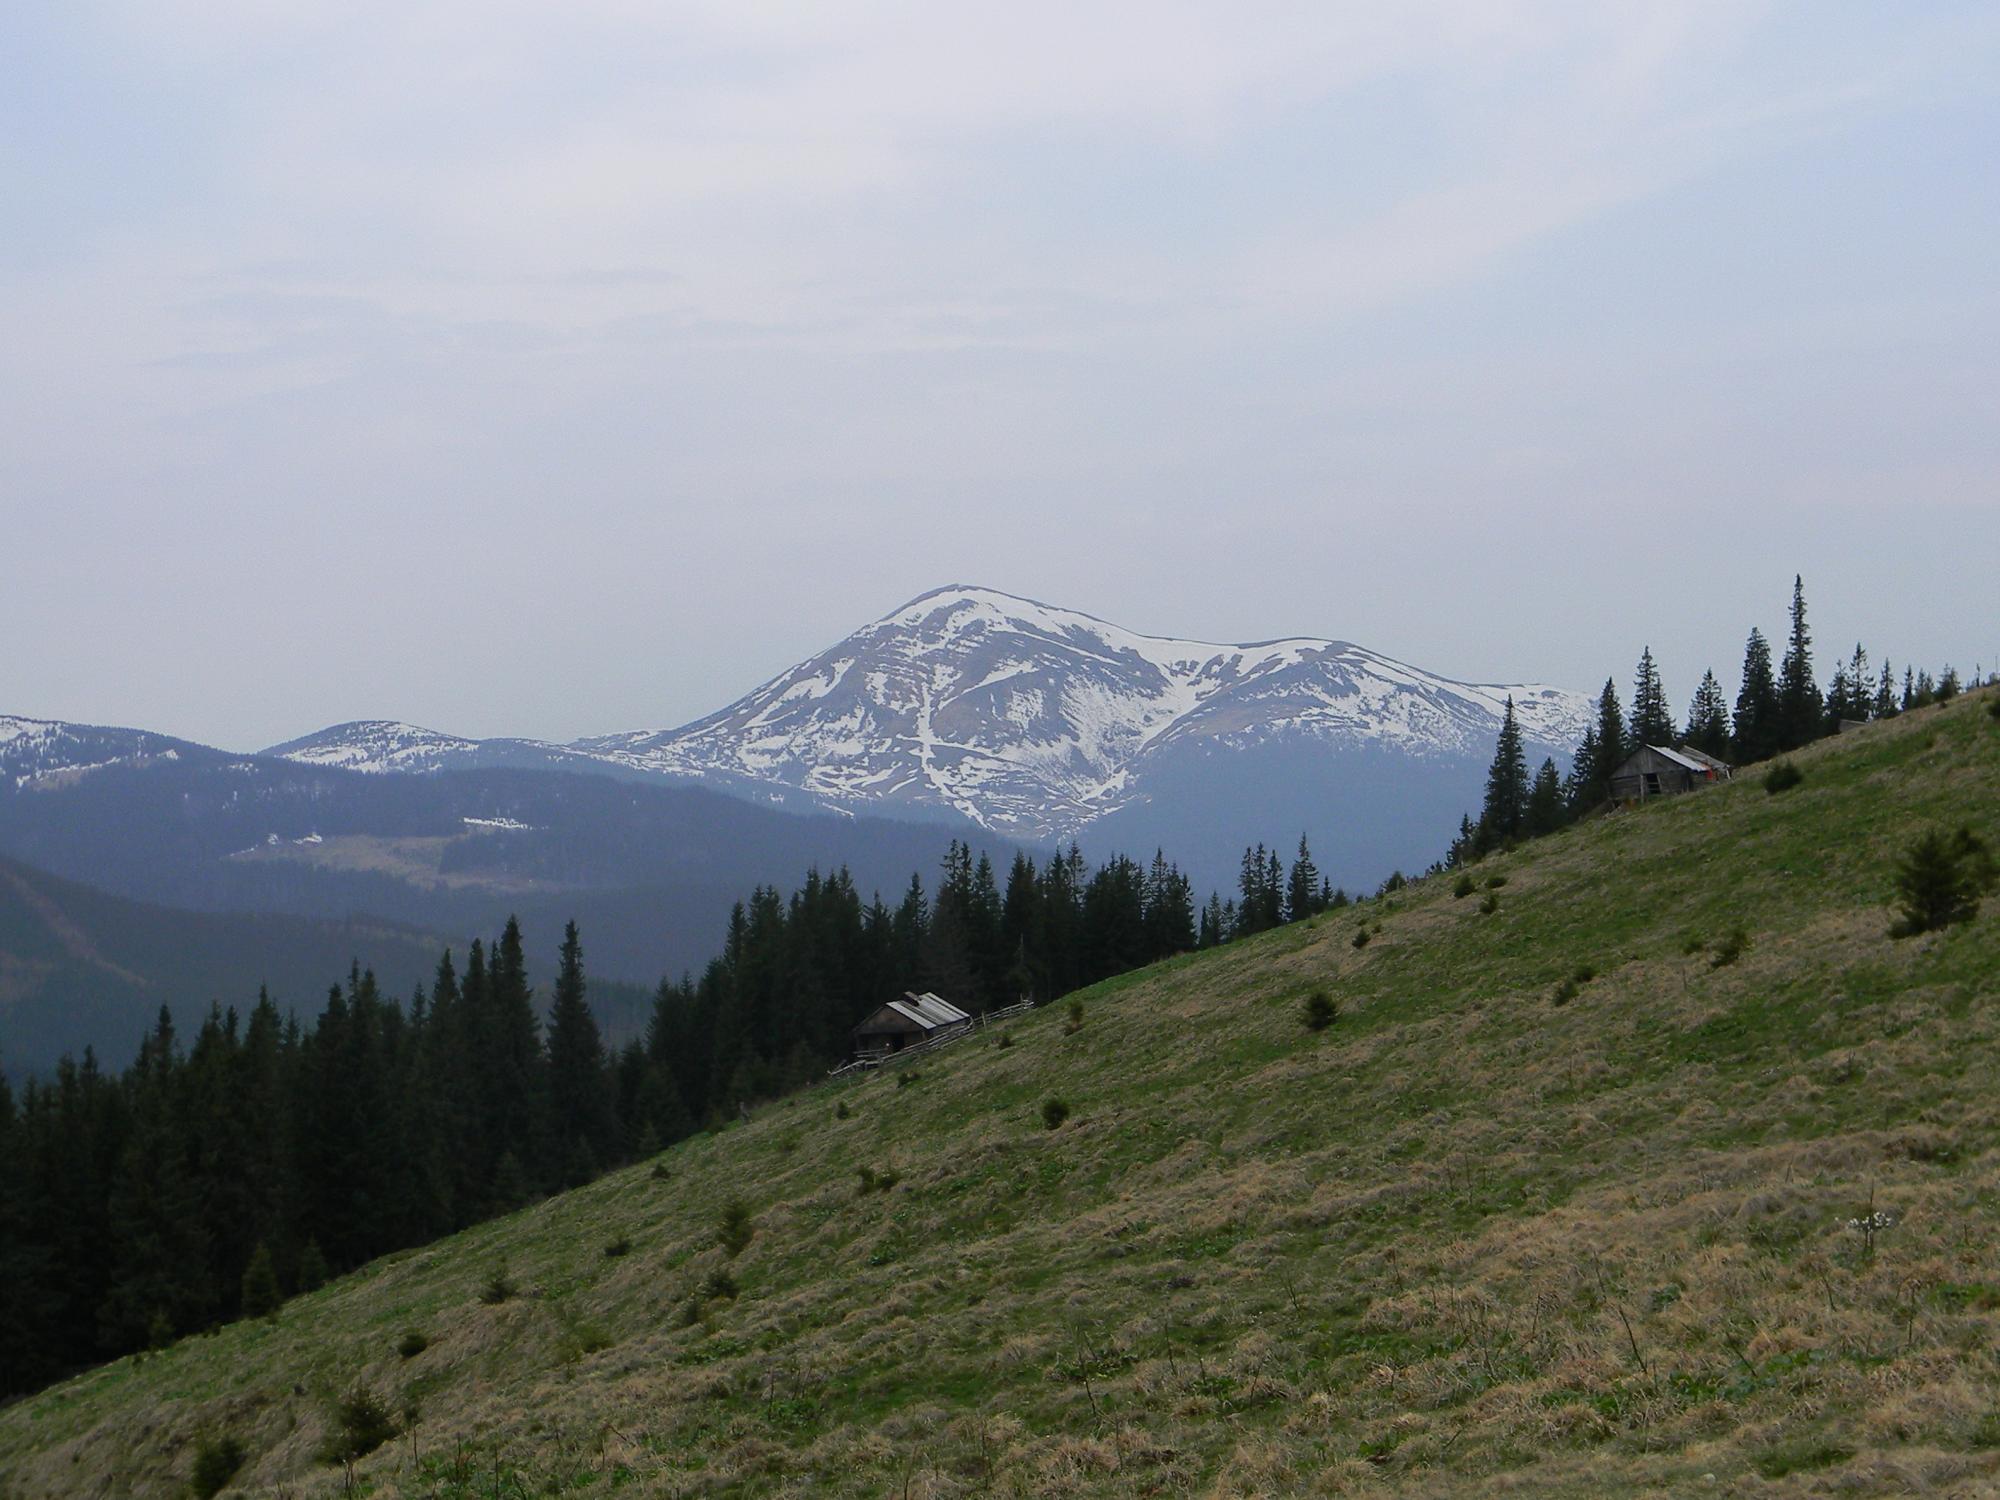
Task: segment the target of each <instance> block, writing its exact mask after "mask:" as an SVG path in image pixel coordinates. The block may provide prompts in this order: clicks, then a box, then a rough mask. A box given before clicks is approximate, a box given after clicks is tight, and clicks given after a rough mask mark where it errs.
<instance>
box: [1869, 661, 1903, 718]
mask: <svg viewBox="0 0 2000 1500" xmlns="http://www.w3.org/2000/svg"><path fill="white" fill-rule="evenodd" d="M1901 712H1902V709H1901V707H1900V706H1899V705H1898V704H1897V702H1896V674H1895V672H1894V671H1893V670H1892V669H1891V667H1890V665H1889V659H1888V658H1887V657H1886V656H1885V657H1883V658H1882V679H1881V681H1880V682H1878V683H1877V684H1876V686H1875V713H1874V717H1876V718H1878V719H1893V718H1895V717H1896V715H1897V714H1899V713H1901Z"/></svg>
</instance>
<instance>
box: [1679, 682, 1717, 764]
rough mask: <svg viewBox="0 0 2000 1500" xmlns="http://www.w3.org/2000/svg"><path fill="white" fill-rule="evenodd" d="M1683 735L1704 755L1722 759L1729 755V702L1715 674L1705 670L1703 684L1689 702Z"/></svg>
mask: <svg viewBox="0 0 2000 1500" xmlns="http://www.w3.org/2000/svg"><path fill="white" fill-rule="evenodd" d="M1682 738H1683V739H1684V740H1685V741H1686V742H1687V743H1688V744H1690V745H1692V746H1694V748H1695V749H1697V750H1700V751H1702V752H1703V753H1704V754H1707V755H1713V756H1714V757H1715V758H1716V759H1718V760H1720V759H1722V758H1723V757H1724V756H1726V755H1728V754H1729V705H1728V704H1727V703H1726V702H1724V701H1723V697H1722V684H1721V683H1719V682H1717V681H1716V680H1715V673H1713V672H1703V673H1702V674H1701V686H1700V687H1698V688H1696V689H1695V690H1694V701H1693V702H1691V703H1689V704H1688V721H1687V732H1686V734H1684V735H1683V736H1682Z"/></svg>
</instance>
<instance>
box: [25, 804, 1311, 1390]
mask: <svg viewBox="0 0 2000 1500" xmlns="http://www.w3.org/2000/svg"><path fill="white" fill-rule="evenodd" d="M1243 882H1244V883H1243V888H1242V891H1241V892H1240V899H1238V898H1232V899H1231V900H1230V901H1229V902H1228V903H1226V904H1225V903H1223V902H1221V901H1220V900H1217V899H1211V901H1210V902H1209V903H1208V904H1207V907H1206V909H1205V910H1204V911H1203V912H1201V913H1200V914H1197V911H1196V908H1195V902H1194V899H1193V894H1192V892H1191V890H1190V888H1189V884H1188V881H1187V879H1186V878H1185V877H1184V876H1183V875H1182V874H1181V872H1180V870H1179V868H1178V867H1177V866H1175V865H1173V864H1171V863H1169V862H1168V861H1167V860H1166V858H1165V857H1164V855H1156V856H1155V857H1154V859H1153V861H1152V863H1151V864H1150V865H1149V866H1142V865H1140V864H1138V863H1137V862H1135V861H1133V860H1130V859H1127V858H1123V857H1119V858H1114V859H1111V860H1109V861H1107V862H1106V863H1104V864H1102V865H1099V866H1097V867H1095V868H1094V869H1093V868H1090V867H1088V866H1087V865H1086V864H1085V862H1084V860H1083V858H1082V856H1081V855H1080V854H1079V853H1078V852H1077V851H1076V850H1075V849H1074V848H1072V849H1070V850H1068V851H1066V852H1061V853H1057V854H1054V855H1051V856H1050V857H1049V858H1048V859H1047V860H1046V861H1045V862H1043V863H1042V864H1040V865H1037V864H1036V863H1035V862H1034V861H1033V860H1031V859H1029V858H1028V857H1027V856H1025V855H1020V856H1017V857H1016V858H1015V860H1014V862H1013V864H1012V867H1011V868H1010V869H1009V871H1008V873H1007V877H1006V880H1005V883H1004V886H1003V885H1002V884H1001V883H1000V882H999V881H998V880H997V879H996V877H995V872H994V870H993V867H992V865H991V864H990V862H989V861H988V860H987V859H986V858H985V857H984V856H982V857H980V858H978V859H977V860H975V859H974V858H973V855H972V853H971V851H970V849H968V848H967V846H965V845H964V844H961V843H958V842H953V844H952V846H951V849H950V851H949V853H948V854H947V855H946V857H945V859H944V861H943V868H942V870H941V872H940V874H939V877H938V878H937V880H936V881H935V882H934V888H933V889H930V890H927V889H926V887H925V885H924V883H923V881H922V879H921V878H920V877H918V876H914V875H913V876H912V877H911V880H910V883H909V886H908V887H907V889H906V890H905V891H904V892H903V894H902V896H901V899H900V900H899V901H898V902H897V903H896V904H895V905H894V906H893V907H892V906H889V905H887V904H885V903H884V902H883V901H882V899H881V898H880V897H879V896H878V897H875V898H873V899H871V900H867V901H864V900H863V899H862V896H861V894H860V892H859V891H858V890H857V888H856V887H855V884H854V882H853V880H852V879H851V877H850V876H849V875H848V873H847V872H846V871H845V870H842V871H838V872H836V873H834V874H833V875H830V876H827V875H821V874H820V873H818V872H813V873H811V874H809V875H807V877H806V878H805V881H804V883H803V884H802V885H801V886H800V887H799V888H798V889H796V890H795V891H793V892H792V893H791V894H790V895H789V897H787V896H782V895H780V893H779V892H778V891H777V890H775V889H772V888H760V889H758V890H757V891H756V892H755V893H754V894H753V895H752V896H751V897H750V899H749V900H748V901H747V902H744V903H742V904H740V905H738V906H737V907H736V909H735V910H734V912H733V913H732V915H731V917H730V920H729V924H728V931H727V933H726V936H725V940H724V944H723V950H722V953H721V954H720V956H719V957H717V958H716V959H715V960H714V961H713V962H711V963H710V964H709V965H708V966H707V967H706V968H705V969H704V970H703V971H702V973H701V974H700V976H699V977H698V978H697V977H693V976H689V977H685V978H682V979H680V980H678V981H673V982H663V983H662V984H661V985H660V987H659V989H658V992H657V993H656V995H655V997H654V1000H653V1008H652V1016H651V1020H650V1025H649V1026H648V1028H647V1034H646V1036H645V1038H644V1040H643V1041H641V1040H635V1041H633V1042H631V1043H629V1044H628V1045H626V1046H625V1047H623V1048H622V1049H617V1050H613V1049H609V1048H607V1047H606V1045H605V1043H604V1041H603V1039H602V1035H601V1033H600V1030H599V1026H598V1022H597V1020H596V1018H595V1017H594V1016H593V1014H592V1010H591V1006H590V998H589V986H588V981H587V978H586V975H585V969H584V959H583V946H582V942H581V938H580V936H579V934H578V932H577V929H576V927H575V924H573V923H572V924H571V925H570V927H569V929H568V931H567V933H566V935H565V941H564V943H563V946H562V951H561V955H560V963H559V966H558V971H557V977H556V980H555V983H554V986H553V990H552V993H551V994H550V995H549V996H548V997H547V999H546V1001H544V1000H543V999H542V997H539V996H538V995H537V994H536V993H535V992H534V990H533V989H532V988H531V987H530V985H529V983H528V978H527V976H528V958H527V955H526V954H525V953H524V951H523V944H522V939H521V931H520V927H519V925H518V924H517V923H515V922H513V921H509V922H508V924H507V926H506V929H505V930H504V931H503V932H502V933H501V934H500V935H499V937H498V938H497V939H495V940H494V941H493V942H491V943H490V944H486V943H478V942H475V943H474V944H472V946H471V948H470V950H469V952H468V953H467V954H466V955H465V958H464V962H463V967H462V968H461V967H460V964H459V962H458V960H457V959H456V958H455V957H454V956H453V955H452V954H450V953H446V954H445V955H444V956H443V957H442V958H440V960H439V961H438V964H437V969H436V973H435V976H434V978H433V979H432V981H431V982H430V983H429V984H428V985H426V986H420V987H418V988H417V990H416V991H415V992H414V993H413V994H411V995H410V996H409V997H408V999H407V1000H399V999H397V998H395V997H392V996H389V995H386V994H384V993H383V992H382V991H381V989H380V988H379V987H378V985H377V983H376V980H375V977H374V976H373V974H371V973H369V972H366V971H363V970H361V969H359V968H354V969H351V970H350V972H349V974H348V976H347V979H346V982H345V983H344V984H342V985H338V986H335V987H334V988H332V989H331V990H330V991H329V992H328V994H327V997H326V1001H325V1004H324V1006H323V1008H322V1009H321V1010H320V1012H319V1014H318V1015H317V1016H314V1017H311V1018H309V1019H301V1018H300V1017H298V1016H297V1015H295V1014H286V1013H281V1012H280V1010H279V1009H278V1007H277V1006H276V1005H275V1004H274V1003H273V1002H272V1001H271V1000H270V999H269V998H268V997H267V996H262V995H260V996H259V997H258V999H257V1000H256V1002H255V1003H254V1004H253V1005H252V1006H251V1007H250V1008H249V1009H248V1011H247V1012H246V1013H239V1012H237V1011H236V1010H234V1009H229V1010H224V1009H221V1008H212V1009H211V1010H210V1011H209V1012H208V1014H207V1015H206V1016H204V1017H203V1018H202V1019H201V1020H200V1022H199V1024H198V1025H197V1026H196V1027H195V1028H194V1030H193V1032H192V1034H191V1035H186V1034H184V1033H183V1032H182V1031H181V1030H180V1029H178V1028H177V1027H176V1024H175V1021H174V1019H173V1017H172V1015H171V1014H170V1013H169V1012H168V1011H166V1010H165V1009H163V1010H162V1011H161V1012H160V1015H159V1019H158V1022H157V1024H156V1025H155V1027H154V1028H153V1030H152V1032H151V1034H150V1035H148V1036H147V1037H146V1038H145V1040H144V1042H143V1044H142V1045H141V1047H140V1050H139V1055H138V1058H137V1060H136V1061H135V1062H134V1063H133V1064H132V1065H131V1066H130V1067H129V1068H127V1069H125V1070H124V1071H123V1072H122V1073H113V1072H109V1071H106V1070H104V1069H101V1068H100V1067H99V1066H98V1065H97V1063H96V1061H95V1059H94V1057H93V1056H92V1054H91V1053H90V1052H88V1051H86V1052H85V1054H84V1056H83V1058H82V1060H81V1061H76V1060H73V1059H67V1058H66V1059H64V1060H63V1062H62V1063H61V1064H60V1065H59V1066H58V1067H57V1069H56V1070H55V1072H54V1074H53V1076H52V1077H49V1078H47V1079H37V1080H32V1081H29V1082H27V1083H25V1084H24V1085H23V1086H22V1088H21V1090H20V1092H19V1094H18V1096H17V1095H16V1093H15V1092H14V1091H13V1090H12V1089H10V1088H9V1086H8V1085H7V1083H6V1082H5V1080H4V1079H0V1299H4V1300H0V1387H3V1388H4V1391H5V1392H7V1393H16V1392H20V1391H25V1390H30V1389H33V1388H35V1387H37V1386H39V1385H42V1384H44V1383H46V1382H47V1381H49V1380H51V1379H54V1378H56V1377H58V1376H60V1375H61V1374H63V1373H64V1372H66V1371H68V1370H71V1369H74V1368H77V1367H79V1366H82V1365H85V1364H88V1363H91V1362H93V1361H96V1360H100V1359H104V1358H108V1357H114V1356H117V1355H120V1354H124V1353H129V1352H131V1351H134V1350H139V1349H144V1348H147V1347H149V1346H157V1345H160V1344H163V1343H165V1342H168V1341H170V1340H172V1339H175V1338H177V1337H180V1336H182V1335H185V1334H188V1333H191V1332H196V1331H199V1330H201V1329H204V1328H207V1327H210V1326H213V1325H215V1324H217V1323H219V1322H223V1321H227V1320H229V1319H232V1318H236V1317H241V1316H256V1315H259V1314H261V1313H264V1312H267V1311H269V1310H271V1308H273V1307H275V1306H276V1305H277V1304H278V1302H279V1301H281V1300H282V1299H283V1298H284V1297H285V1296H287V1295H289V1294H291V1293H294V1292H297V1291H301V1290H308V1289H311V1288H312V1287H314V1286H317V1285H318V1284H319V1283H320V1282H322V1281H323V1280H325V1279H326V1278H327V1277H328V1276H330V1275H337V1274H339V1273H340V1272H342V1271H344V1270H347V1269H350V1268H352V1267H354V1266H357V1265H360V1264H362V1263H363V1262H365V1261H367V1260H370V1259H372V1258H373V1257H375V1256H378V1255H381V1254H384V1253H385V1252H388V1251H391V1250H396V1249H400V1248H403V1247H406V1246H410V1245H415V1244H420V1243H422V1242H424V1241H426V1240H429V1239H432V1238H435V1237H436V1236H438V1235H441V1234H446V1233H449V1232H451V1231H453V1230H455V1229H458V1228H461V1227H463V1226H465V1225H467V1224H470V1223H473V1222H475V1221H477V1220H479V1219H481V1218H484V1217H487V1216H489V1215H492V1214H496V1213H502V1212H506V1211H508V1210H510V1209H512V1208H515V1207H517V1206H519V1205H520V1204H522V1203H524V1202H526V1201H528V1200H529V1199H531V1198H533V1197H535V1196H538V1195H540V1194H544V1193H548V1192H553V1191H558V1190H560V1189H563V1188H565V1187H570V1186H574V1185H576V1184H578V1183H581V1182H583V1181H586V1180H588V1179H589V1178H590V1177H592V1176H593V1175H595V1174H596V1173H598V1172H599V1171H602V1170H604V1169H606V1168H608V1167H610V1166H613V1165H616V1164H619V1163H623V1162H627V1161H631V1160H634V1159H638V1158H642V1157H645V1156H647V1155H650V1154H652V1153H654V1152H656V1151H658V1150H659V1149H660V1148H661V1147H663V1146H665V1145H667V1144H670V1143H671V1142H673V1141H674V1140H677V1139H679V1138H681V1137H683V1136H686V1135H688V1134H690V1133H691V1132H693V1131H695V1130H697V1129H702V1128H712V1127H714V1126H716V1125H719V1124H721V1123H723V1122H725V1121H727V1120H728V1119H730V1118H732V1117H733V1116H734V1115H735V1113H736V1112H737V1111H738V1110H739V1108H741V1107H742V1106H744V1105H746V1104H749V1103H751V1102H754V1101H756V1100H759V1099H764V1098H769V1097H772V1096H774V1095H777V1094H780V1093H783V1092H786V1091H789V1090H791V1089H793V1088H796V1087H799V1086H801V1085H802V1084H805V1083H808V1082H810V1081H811V1080H813V1079H815V1078H817V1077H820V1076H822V1075H823V1074H824V1073H825V1071H826V1069H827V1068H828V1067H829V1066H831V1065H832V1064H834V1063H837V1062H839V1061H840V1060H841V1059H842V1058H843V1057H844V1056H845V1055H846V1052H847V1042H848V1033H849V1030H850V1028H851V1027H852V1026H853V1025H854V1024H855V1023H856V1022H857V1021H858V1020H860V1019H861V1017H862V1016H863V1015H865V1014H866V1013H867V1012H868V1011H869V1010H871V1009H873V1008H874V1007H875V1006H876V1005H878V1004H879V1003H880V1002H881V1001H882V1000H883V999H884V998H887V997H889V996H893V995H895V994H898V993H900V992H902V991H904V990H908V989H928V990H936V991H938V992H939V993H941V994H944V995H947V996H949V997H951V998H953V999H955V1000H958V1001H960V1002H961V1003H964V1004H966V1005H967V1008H969V1009H973V1010H977V1011H985V1010H989V1009H994V1008H997V1007H999V1006H1002V1005H1006V1004H1011V1003H1013V1002H1014V1001H1017V1000H1019V999H1022V998H1024V997H1026V998H1034V999H1038V1000H1047V999H1050V998H1054V997H1056V996H1060V995H1062V994H1065V993H1067V992H1068V991H1070V990H1073V989H1076V988H1078V987H1080V986H1082V985H1086V984H1090V983H1093V982H1094V981H1096V980H1099V979H1102V978H1105V977H1107V976H1110V975H1113V974H1118V973H1122V972H1125V971H1126V970H1129V969H1133V968H1137V967H1139V966H1141V965H1144V964H1147V963H1151V962H1153V961H1154V960H1156V959H1159V958H1162V957H1165V956H1168V955H1170V954H1174V953H1179V952H1184V951H1187V950H1189V949H1192V948H1194V947H1196V946H1197V945H1198V944H1213V943H1216V942H1220V941H1223V940H1225V939H1226V938H1227V937H1230V936H1235V935H1240V934H1243V933H1247V932H1252V931H1257V930H1261V928H1263V927H1265V926H1271V925H1275V924H1276V923H1278V922H1281V921H1285V920H1290V919H1294V918H1297V917H1301V916H1305V915H1308V914H1309V913H1310V912H1312V911H1316V910H1319V909H1320V908H1321V907H1322V906H1324V905H1326V904H1328V903H1330V902H1344V901H1345V900H1346V897H1345V896H1344V895H1341V894H1338V893H1332V892H1329V891H1327V889H1326V887H1325V884H1324V882H1322V881H1320V880H1319V879H1318V877H1317V874H1316V872H1315V871H1314V869H1313V866H1312V862H1311V856H1310V854H1309V852H1308V851H1307V850H1306V849H1305V847H1304V844H1303V842H1301V845H1300V850H1299V859H1298V861H1297V863H1295V864H1294V866H1293V867H1292V869H1291V870H1290V871H1289V872H1288V871H1287V870H1286V868H1285V866H1284V865H1283V863H1282V862H1281V861H1279V860H1278V858H1277V857H1276V856H1275V855H1274V854H1269V853H1267V852H1266V851H1265V850H1264V849H1263V848H1262V847H1261V846H1260V847H1258V848H1256V849H1252V850H1246V851H1245V852H1244V858H1243Z"/></svg>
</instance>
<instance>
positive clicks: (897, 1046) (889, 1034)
mask: <svg viewBox="0 0 2000 1500" xmlns="http://www.w3.org/2000/svg"><path fill="white" fill-rule="evenodd" d="M971 1025H972V1017H971V1016H969V1015H967V1014H966V1013H965V1012H964V1011H962V1010H960V1009H959V1008H958V1007H957V1006H956V1005H953V1004H952V1003H951V1002H950V1001H949V1000H944V999H941V998H939V997H938V996H936V995H933V994H930V993H928V992H926V993H924V994H921V995H915V994H910V993H908V992H907V991H906V992H905V993H904V995H903V998H902V999H900V1000H891V1001H890V1002H889V1003H888V1004H887V1005H884V1006H882V1007H880V1008H879V1009H877V1010H875V1011H874V1012H872V1013H871V1014H870V1015H869V1016H868V1018H867V1019H866V1020H865V1021H863V1022H862V1023H861V1024H860V1025H859V1026H857V1027H855V1028H854V1033H853V1036H854V1055H855V1056H856V1057H887V1056H888V1055H889V1054H890V1053H892V1052H901V1051H902V1050H903V1049H904V1048H905V1047H913V1046H915V1045H916V1044H917V1043H919V1042H930V1041H936V1040H937V1039H938V1038H939V1037H946V1036H953V1035H956V1034H957V1033H958V1032H961V1031H964V1030H966V1029H967V1028H968V1027H970V1026H971Z"/></svg>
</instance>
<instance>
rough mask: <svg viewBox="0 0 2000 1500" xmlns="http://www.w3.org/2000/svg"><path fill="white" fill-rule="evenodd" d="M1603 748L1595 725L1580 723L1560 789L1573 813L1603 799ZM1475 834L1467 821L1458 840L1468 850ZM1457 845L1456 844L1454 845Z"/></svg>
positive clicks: (1580, 811) (1585, 810)
mask: <svg viewBox="0 0 2000 1500" xmlns="http://www.w3.org/2000/svg"><path fill="white" fill-rule="evenodd" d="M1603 760H1604V752H1603V749H1602V747H1601V746H1600V745H1599V744H1598V739H1597V725H1596V724H1594V723H1593V724H1586V725H1584V726H1583V738H1582V739H1581V740H1579V741H1577V746H1576V751H1575V753H1574V754H1572V755H1571V756H1570V758H1569V781H1568V783H1567V785H1566V786H1565V787H1564V789H1563V795H1564V800H1565V801H1566V802H1567V803H1568V804H1569V811H1570V813H1571V815H1572V816H1574V815H1577V814H1580V813H1584V812H1587V811H1589V810H1590V809H1591V808H1593V807H1595V806H1596V805H1597V804H1598V802H1600V801H1601V800H1603V799H1602V798H1600V797H1598V796H1597V795H1596V793H1597V790H1598V788H1599V787H1600V786H1602V785H1603V782H1604V777H1605V775H1606V773H1605V772H1604V771H1603V769H1602V766H1603ZM1474 842H1475V841H1474V838H1473V836H1472V829H1471V826H1470V823H1469V822H1467V823H1464V824H1461V825H1460V828H1459V844H1461V845H1463V846H1464V848H1465V850H1466V852H1467V853H1468V854H1470V853H1473V852H1476V851H1475V850H1474V849H1473V844H1474ZM1454 847H1456V846H1454Z"/></svg>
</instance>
